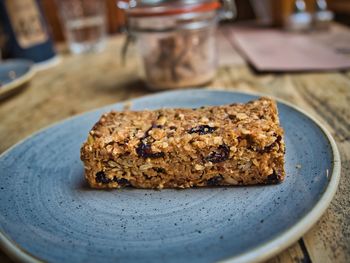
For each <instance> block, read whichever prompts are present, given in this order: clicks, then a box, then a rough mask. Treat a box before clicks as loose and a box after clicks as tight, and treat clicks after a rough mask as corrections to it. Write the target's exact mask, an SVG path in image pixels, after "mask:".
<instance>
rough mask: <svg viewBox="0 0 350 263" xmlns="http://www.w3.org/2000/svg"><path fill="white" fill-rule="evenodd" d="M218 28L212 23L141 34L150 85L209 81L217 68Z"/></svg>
mask: <svg viewBox="0 0 350 263" xmlns="http://www.w3.org/2000/svg"><path fill="white" fill-rule="evenodd" d="M214 30H215V28H214V26H210V27H206V28H202V29H197V30H182V31H174V32H170V33H156V34H142V36H139V39H138V43H139V47H140V50H141V52H142V56H143V61H144V68H145V73H146V78H147V82H148V84H149V86H151V87H153V88H164V89H165V88H180V87H189V86H196V85H201V84H205V83H207V82H209V81H210V80H211V79H212V78H213V77H214V75H215V70H216V48H215V38H214Z"/></svg>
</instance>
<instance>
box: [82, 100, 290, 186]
mask: <svg viewBox="0 0 350 263" xmlns="http://www.w3.org/2000/svg"><path fill="white" fill-rule="evenodd" d="M284 152H285V146H284V141H283V129H282V128H281V127H280V125H279V119H278V114H277V107H276V103H275V102H274V101H273V100H271V99H269V98H260V99H258V100H256V101H251V102H248V103H246V104H231V105H225V106H214V107H201V108H198V109H160V110H155V111H147V110H145V111H122V112H115V111H112V112H110V113H106V114H104V115H102V117H101V118H100V120H99V121H98V122H97V123H96V124H95V125H94V127H93V128H92V130H91V131H90V133H89V135H88V139H87V141H86V142H85V143H84V144H83V146H82V148H81V160H82V161H83V162H84V167H85V177H86V179H87V181H88V183H89V184H90V186H91V187H93V188H120V187H125V186H133V187H137V188H188V187H194V186H197V187H198V186H217V185H253V184H272V183H278V182H281V181H282V180H283V179H284V176H285V172H284Z"/></svg>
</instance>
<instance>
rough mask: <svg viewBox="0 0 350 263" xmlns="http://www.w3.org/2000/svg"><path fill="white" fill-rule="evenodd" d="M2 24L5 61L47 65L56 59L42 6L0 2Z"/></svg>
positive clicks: (25, 0) (28, 0)
mask: <svg viewBox="0 0 350 263" xmlns="http://www.w3.org/2000/svg"><path fill="white" fill-rule="evenodd" d="M0 23H1V28H2V29H1V31H2V37H1V38H2V41H1V42H3V46H2V48H1V49H3V55H4V57H5V58H25V59H29V60H32V61H34V62H35V63H43V62H46V61H48V60H50V59H52V58H54V57H55V51H54V49H53V43H52V40H51V37H50V34H49V32H48V28H47V24H46V22H45V19H44V17H43V15H42V9H41V6H40V5H39V3H38V2H37V1H36V0H12V1H7V0H0Z"/></svg>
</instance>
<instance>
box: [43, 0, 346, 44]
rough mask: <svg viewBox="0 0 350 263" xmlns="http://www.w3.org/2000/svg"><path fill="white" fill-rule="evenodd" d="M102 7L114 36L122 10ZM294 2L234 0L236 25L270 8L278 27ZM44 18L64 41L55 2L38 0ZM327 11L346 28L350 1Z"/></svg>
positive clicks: (111, 3) (109, 3) (336, 1)
mask: <svg viewBox="0 0 350 263" xmlns="http://www.w3.org/2000/svg"><path fill="white" fill-rule="evenodd" d="M101 1H103V2H105V5H106V7H107V8H106V15H107V32H108V34H116V33H119V32H121V31H122V30H123V26H124V25H125V14H124V12H123V11H122V10H120V9H118V8H115V7H116V0H101ZM294 2H295V1H294V0H253V1H247V0H236V5H237V21H244V20H252V19H255V18H258V17H259V15H260V14H261V12H262V10H259V7H261V6H263V7H264V6H266V8H271V9H272V10H273V12H272V17H271V19H272V24H275V25H282V24H283V20H284V18H286V17H288V15H290V14H292V13H293V8H294ZM41 3H42V5H43V9H44V13H45V16H46V17H47V21H48V23H49V25H50V28H51V31H52V35H53V39H54V41H56V42H60V41H64V39H65V37H64V34H63V32H64V30H63V28H62V23H61V22H60V18H59V11H58V7H57V3H56V1H55V0H42V1H41ZM305 3H306V8H307V10H308V11H310V12H312V11H314V10H315V0H305ZM327 3H328V8H329V10H331V11H332V12H334V15H335V16H334V20H335V21H338V22H341V23H344V24H347V25H350V1H349V0H328V1H327Z"/></svg>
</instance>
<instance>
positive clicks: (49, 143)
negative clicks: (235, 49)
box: [0, 90, 340, 262]
mask: <svg viewBox="0 0 350 263" xmlns="http://www.w3.org/2000/svg"><path fill="white" fill-rule="evenodd" d="M255 98H257V96H256V95H248V94H243V93H234V92H219V91H208V90H187V91H174V92H166V93H158V94H156V95H153V96H148V97H144V98H140V99H136V100H133V101H132V108H133V109H136V110H140V109H145V108H148V109H155V108H160V107H190V108H193V107H198V106H202V105H220V104H228V103H233V102H247V101H249V100H252V99H255ZM122 107H123V105H122V104H116V105H112V106H108V107H105V108H102V109H99V110H96V111H93V112H89V113H86V114H83V115H80V116H77V117H75V118H72V119H69V120H66V121H64V122H61V123H59V124H57V125H54V126H51V127H49V128H48V129H45V130H43V131H41V132H39V133H37V134H35V135H33V136H32V137H30V138H28V139H26V140H25V141H23V142H21V143H19V144H17V145H16V146H14V147H13V148H11V149H10V150H8V151H7V152H5V153H4V154H3V155H2V156H1V157H0V170H1V189H0V214H1V216H0V229H1V235H0V241H1V244H2V246H3V247H4V249H5V251H7V252H8V253H9V254H10V255H12V256H14V257H15V258H17V259H19V260H26V261H36V260H42V261H49V262H97V261H103V262H213V261H218V260H229V261H230V260H235V262H248V261H252V260H264V259H267V258H268V257H270V256H272V255H274V254H276V253H277V252H279V251H281V250H282V249H284V248H286V247H287V246H289V245H291V244H292V243H293V242H295V241H296V240H297V239H298V238H299V237H300V236H301V235H302V234H303V233H305V232H306V231H307V230H308V229H309V228H310V227H311V226H312V224H314V223H315V222H316V221H317V219H318V218H319V217H320V216H321V214H322V213H323V212H324V211H325V209H326V207H327V206H328V205H329V203H330V201H331V199H332V197H333V195H334V193H335V191H336V188H337V184H338V181H339V176H340V161H339V154H338V151H337V149H336V146H335V143H334V141H333V139H332V138H331V136H330V135H329V133H328V132H327V131H326V130H325V129H324V128H322V127H321V126H320V124H318V123H317V122H316V121H315V120H313V119H312V118H311V117H309V116H307V115H306V114H305V113H303V112H301V111H299V110H297V109H296V108H294V107H293V106H290V105H287V104H285V103H282V102H279V103H278V109H279V112H280V119H281V123H282V126H283V127H284V129H285V141H286V149H287V154H286V165H285V168H286V171H287V177H286V180H285V182H284V183H282V184H279V185H271V186H252V187H232V188H228V187H221V188H202V189H188V190H166V189H165V190H161V191H157V190H138V189H121V190H110V191H102V190H93V189H89V187H88V186H87V184H86V182H85V180H84V178H83V166H82V163H81V161H80V159H79V150H80V146H81V144H82V142H83V141H84V140H85V138H86V136H87V134H88V131H89V129H90V128H91V127H92V125H93V124H94V123H95V122H96V121H97V119H98V118H99V117H100V115H101V114H102V113H103V112H106V111H109V110H111V109H116V110H121V109H122Z"/></svg>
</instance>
